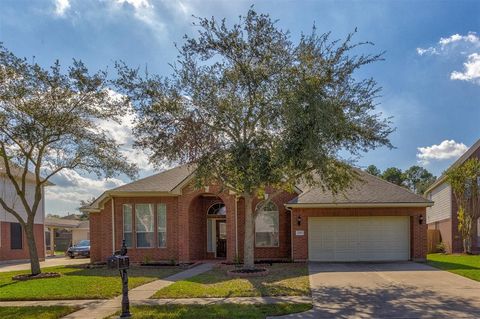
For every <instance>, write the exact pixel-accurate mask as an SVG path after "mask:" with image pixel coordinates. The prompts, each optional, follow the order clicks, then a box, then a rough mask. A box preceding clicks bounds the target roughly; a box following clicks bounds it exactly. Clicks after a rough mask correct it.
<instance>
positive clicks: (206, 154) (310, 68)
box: [117, 9, 391, 268]
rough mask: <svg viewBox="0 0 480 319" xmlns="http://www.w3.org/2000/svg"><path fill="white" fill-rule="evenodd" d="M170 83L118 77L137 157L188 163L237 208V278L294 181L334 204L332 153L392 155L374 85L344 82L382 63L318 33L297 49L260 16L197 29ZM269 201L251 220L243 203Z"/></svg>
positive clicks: (342, 167) (342, 179)
mask: <svg viewBox="0 0 480 319" xmlns="http://www.w3.org/2000/svg"><path fill="white" fill-rule="evenodd" d="M194 25H195V26H197V27H199V34H198V37H197V38H190V37H188V36H185V41H186V43H185V44H184V45H183V46H182V47H181V48H180V49H179V52H180V53H179V57H178V62H177V64H176V65H174V68H173V69H174V73H173V75H172V76H171V77H169V78H162V77H159V76H149V75H148V74H147V75H146V76H142V75H140V74H139V71H138V69H130V68H128V67H127V66H125V65H124V64H119V65H117V68H118V71H119V79H118V81H117V84H118V87H119V89H121V92H122V93H124V94H126V95H128V96H129V97H130V98H131V100H132V102H133V103H134V105H135V106H136V109H137V110H138V114H139V116H138V123H137V126H136V129H135V134H136V137H137V146H139V147H142V148H146V149H149V150H150V151H151V154H150V155H151V160H152V161H153V162H156V163H162V162H163V161H165V160H167V161H170V162H182V163H194V164H195V165H196V179H197V185H205V184H207V183H210V182H212V181H216V182H219V183H221V185H223V187H225V188H226V189H228V190H230V191H233V192H235V193H236V194H238V195H239V196H242V197H243V198H244V200H245V243H244V267H245V268H254V235H255V233H254V225H255V224H254V221H255V217H256V215H257V213H258V211H260V210H261V209H262V207H263V206H264V205H266V204H267V203H268V201H269V200H271V199H272V198H273V197H274V196H275V194H269V195H270V196H268V197H267V196H264V194H265V191H266V188H267V186H271V187H272V188H273V189H276V190H278V191H281V190H288V191H292V190H293V187H294V185H295V184H296V183H297V182H298V181H299V180H303V181H306V182H308V183H310V184H311V185H317V186H321V187H323V188H325V189H329V190H331V191H333V192H337V191H340V190H342V189H344V188H345V187H347V186H348V185H349V183H350V182H351V180H352V178H354V172H353V170H352V169H351V167H350V166H349V165H348V164H347V163H346V162H345V161H344V160H343V159H342V158H341V157H340V155H339V152H340V151H347V152H350V153H351V154H354V155H357V154H359V153H358V152H359V151H366V150H368V149H371V148H375V147H377V146H381V145H390V143H389V140H388V135H389V133H390V132H391V129H390V128H389V123H388V122H387V121H386V120H382V119H380V117H379V115H378V114H375V113H374V112H372V111H373V110H374V109H375V102H374V99H375V97H376V95H377V93H378V92H379V89H378V87H377V85H376V83H375V81H374V80H372V79H366V80H358V79H356V78H355V77H354V76H353V73H354V72H355V70H357V69H358V68H360V67H362V66H364V65H366V64H369V63H372V62H375V61H377V60H379V59H380V57H381V56H380V55H353V56H349V55H348V54H349V52H350V51H352V50H356V49H358V47H359V46H360V45H361V44H352V43H351V38H352V35H349V36H348V37H347V39H346V40H345V41H344V42H337V41H333V42H331V41H330V40H329V34H323V35H318V34H317V33H316V31H315V30H313V32H312V33H311V34H310V35H308V36H306V35H303V36H302V37H301V38H300V41H299V42H298V43H297V44H296V45H294V44H293V43H292V42H291V40H290V37H289V34H288V32H285V31H282V30H280V29H279V28H278V27H277V26H276V24H275V22H273V21H272V20H271V19H270V17H269V16H268V15H265V14H257V13H256V12H255V11H254V10H253V9H250V10H249V11H248V13H247V15H246V16H241V17H240V19H239V22H238V23H237V24H234V25H233V26H232V27H229V26H228V25H227V23H226V22H225V20H222V21H217V20H216V19H215V18H212V19H198V23H197V24H195V23H194ZM256 197H258V198H260V199H263V198H265V197H267V200H266V201H265V202H264V205H259V206H258V208H257V209H256V210H255V211H253V207H252V202H253V200H254V199H255V198H256Z"/></svg>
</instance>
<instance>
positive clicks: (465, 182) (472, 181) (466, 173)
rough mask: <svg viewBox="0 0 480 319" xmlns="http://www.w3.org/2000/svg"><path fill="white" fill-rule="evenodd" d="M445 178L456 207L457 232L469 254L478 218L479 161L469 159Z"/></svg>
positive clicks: (448, 172)
mask: <svg viewBox="0 0 480 319" xmlns="http://www.w3.org/2000/svg"><path fill="white" fill-rule="evenodd" d="M445 176H446V180H447V182H448V183H449V184H450V185H451V187H452V190H453V194H454V195H455V200H456V202H457V206H458V211H457V217H458V230H459V232H460V234H461V235H462V241H463V250H464V252H465V253H471V252H472V238H476V236H475V234H474V232H473V230H474V225H475V223H476V222H477V220H478V218H479V217H480V159H478V158H471V159H469V160H467V161H465V162H464V163H463V164H462V165H459V166H455V167H452V168H450V169H448V170H447V171H446V172H445Z"/></svg>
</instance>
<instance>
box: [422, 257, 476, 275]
mask: <svg viewBox="0 0 480 319" xmlns="http://www.w3.org/2000/svg"><path fill="white" fill-rule="evenodd" d="M427 260H428V264H429V265H431V266H433V267H437V268H440V269H443V270H447V271H450V272H453V273H455V274H458V275H460V276H464V277H467V278H470V279H473V280H476V281H480V255H475V256H470V255H444V254H430V255H428V256H427Z"/></svg>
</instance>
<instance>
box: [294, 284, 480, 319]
mask: <svg viewBox="0 0 480 319" xmlns="http://www.w3.org/2000/svg"><path fill="white" fill-rule="evenodd" d="M313 296H314V301H315V304H314V312H315V316H314V317H311V318H332V317H335V318H337V317H341V318H349V317H355V318H358V317H362V318H364V317H365V318H367V317H368V318H387V317H395V318H396V317H401V318H479V317H480V302H478V301H477V302H475V301H474V300H473V299H466V298H463V297H462V298H461V297H457V296H448V295H446V294H442V293H441V292H436V291H432V290H423V289H418V288H417V287H414V286H393V285H392V286H386V287H379V288H361V287H348V288H339V287H322V288H320V289H316V290H314V291H313ZM302 318H310V317H308V316H305V317H302Z"/></svg>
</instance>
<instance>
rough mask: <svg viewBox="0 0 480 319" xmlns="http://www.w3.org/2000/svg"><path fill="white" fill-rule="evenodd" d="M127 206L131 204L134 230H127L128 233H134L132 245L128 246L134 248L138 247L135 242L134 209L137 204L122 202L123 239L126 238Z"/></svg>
mask: <svg viewBox="0 0 480 319" xmlns="http://www.w3.org/2000/svg"><path fill="white" fill-rule="evenodd" d="M125 206H130V215H131V225H130V226H131V228H132V230H131V231H130V232H127V233H130V234H131V235H132V242H131V244H132V245H131V246H127V248H134V247H136V242H134V240H135V235H134V234H135V228H134V227H135V226H134V224H135V223H134V220H135V216H134V214H133V209H134V207H135V205H133V204H129V203H125V204H122V240H124V239H125V233H126V232H125Z"/></svg>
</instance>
